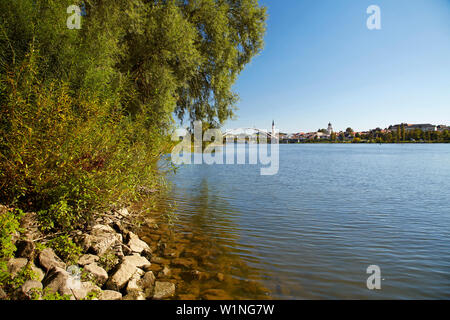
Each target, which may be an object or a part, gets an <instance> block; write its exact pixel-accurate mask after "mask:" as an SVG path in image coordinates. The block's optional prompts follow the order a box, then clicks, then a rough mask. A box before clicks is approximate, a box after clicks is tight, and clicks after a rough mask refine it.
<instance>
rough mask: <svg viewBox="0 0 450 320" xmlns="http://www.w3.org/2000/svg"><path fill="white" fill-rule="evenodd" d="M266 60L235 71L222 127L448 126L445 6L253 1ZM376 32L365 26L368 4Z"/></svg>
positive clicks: (353, 0) (448, 13) (449, 2)
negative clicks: (263, 21) (230, 112)
mask: <svg viewBox="0 0 450 320" xmlns="http://www.w3.org/2000/svg"><path fill="white" fill-rule="evenodd" d="M260 2H261V3H262V4H263V5H265V6H266V7H267V8H268V14H269V19H268V26H267V34H266V37H265V43H266V44H265V48H264V50H263V52H262V53H261V54H260V55H259V56H258V57H256V58H254V60H253V61H252V62H251V64H249V65H248V66H247V68H246V69H245V70H244V72H242V74H241V76H240V77H239V80H238V81H237V83H236V85H235V87H234V89H235V90H236V91H237V93H238V94H239V95H240V98H241V99H240V102H239V104H238V107H239V110H238V111H237V117H238V120H236V121H231V120H230V121H228V122H227V123H226V124H225V126H224V127H225V128H238V127H253V126H255V127H258V128H263V129H269V128H270V127H271V123H272V119H274V120H275V123H276V125H277V127H278V128H279V129H280V130H281V131H283V132H299V131H315V130H317V129H319V128H325V127H326V126H327V124H328V122H329V121H331V122H332V124H333V126H334V128H335V129H336V130H345V128H347V127H349V126H351V127H352V128H353V129H355V130H365V129H370V128H376V127H382V128H385V127H387V126H389V125H390V124H395V123H400V122H408V123H418V122H420V123H434V124H448V125H450V0H370V1H366V0H314V1H313V0H260ZM372 4H375V5H378V6H379V7H380V8H381V24H382V29H381V30H373V31H370V30H368V29H367V27H366V20H367V18H368V16H369V15H368V14H367V13H366V9H367V7H368V6H369V5H372Z"/></svg>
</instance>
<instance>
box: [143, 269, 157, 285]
mask: <svg viewBox="0 0 450 320" xmlns="http://www.w3.org/2000/svg"><path fill="white" fill-rule="evenodd" d="M155 281H156V277H155V275H154V273H153V272H152V271H149V272H146V273H145V274H144V276H143V277H142V280H141V286H142V288H144V289H147V288H151V287H153V285H154V284H155Z"/></svg>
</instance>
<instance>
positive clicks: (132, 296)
mask: <svg viewBox="0 0 450 320" xmlns="http://www.w3.org/2000/svg"><path fill="white" fill-rule="evenodd" d="M122 300H146V298H145V294H144V293H143V292H142V291H134V292H132V293H129V294H127V295H126V296H125V297H123V299H122Z"/></svg>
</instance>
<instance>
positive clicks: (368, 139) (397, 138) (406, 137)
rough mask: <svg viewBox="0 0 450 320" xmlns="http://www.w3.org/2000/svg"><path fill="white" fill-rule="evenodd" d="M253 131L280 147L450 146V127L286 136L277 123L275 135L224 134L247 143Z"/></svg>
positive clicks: (329, 128) (406, 126)
mask: <svg viewBox="0 0 450 320" xmlns="http://www.w3.org/2000/svg"><path fill="white" fill-rule="evenodd" d="M249 131H250V132H251V131H254V132H256V135H257V136H266V137H273V138H275V139H277V140H278V141H279V143H321V142H322V143H326V142H328V143H414V142H417V143H420V142H422V143H425V142H427V143H430V142H437V143H439V142H440V143H448V142H450V127H449V126H447V125H433V124H428V123H427V124H411V123H401V124H395V125H390V126H389V127H387V128H384V129H382V128H375V129H371V130H368V131H359V132H358V131H354V130H353V129H352V128H351V127H348V128H347V129H346V130H345V131H339V132H336V131H334V129H333V125H332V124H331V123H328V126H327V127H326V128H323V129H319V130H317V131H315V132H297V133H283V132H277V130H276V128H275V122H272V131H271V132H267V131H264V130H259V129H255V128H248V129H244V131H243V132H242V129H241V131H240V132H237V131H233V130H229V131H228V132H226V133H225V134H224V137H225V139H230V138H231V139H235V140H236V141H243V140H247V139H246V137H248V135H249Z"/></svg>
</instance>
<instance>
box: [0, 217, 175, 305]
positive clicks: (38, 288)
mask: <svg viewBox="0 0 450 320" xmlns="http://www.w3.org/2000/svg"><path fill="white" fill-rule="evenodd" d="M131 216H132V215H131V214H130V213H129V212H128V210H127V209H126V208H123V209H120V210H117V211H112V212H111V213H110V214H108V215H104V216H103V217H100V218H98V219H97V220H96V222H95V223H94V225H93V226H92V227H89V228H88V230H87V231H85V232H82V231H76V232H74V233H73V234H71V238H72V239H73V241H74V242H75V243H77V244H78V245H79V246H81V248H82V249H83V254H82V255H81V256H80V257H79V259H78V261H77V263H76V264H72V265H68V264H67V263H65V262H63V260H62V259H61V257H58V256H57V255H56V254H55V252H54V250H52V249H51V248H45V249H42V250H38V249H37V248H36V242H37V239H39V237H40V236H42V234H40V232H39V231H38V229H37V226H36V224H34V223H33V222H31V223H30V221H32V220H33V215H31V216H29V217H28V219H27V220H26V221H24V227H25V230H26V233H25V234H24V235H22V239H20V240H19V239H16V240H15V245H16V247H17V251H16V254H15V257H14V258H12V259H10V260H9V261H8V264H7V266H8V272H9V273H10V274H11V276H12V278H13V279H14V277H16V276H17V275H18V274H19V272H20V271H21V270H23V269H24V268H25V267H27V268H29V270H32V272H33V274H34V275H35V280H27V281H25V283H23V284H22V285H21V286H20V288H18V289H17V290H15V291H14V292H13V293H12V294H10V295H7V294H6V293H5V292H4V290H3V289H2V288H1V287H0V299H14V300H16V299H38V300H39V299H41V298H42V297H41V295H42V293H43V292H46V293H47V294H49V293H52V294H55V293H57V294H59V295H61V296H64V297H66V298H68V299H71V300H84V299H90V300H147V299H169V298H172V297H174V295H175V292H176V286H175V284H174V283H173V281H172V282H170V281H160V280H159V279H158V277H157V276H155V274H154V273H153V271H152V263H151V260H154V259H155V258H156V259H157V257H155V256H154V255H153V251H152V249H150V247H149V246H148V244H147V243H145V242H144V241H142V240H141V239H140V238H139V237H138V236H137V235H136V234H135V233H133V232H132V231H130V230H129V229H128V228H127V227H125V225H126V220H129V219H131Z"/></svg>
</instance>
